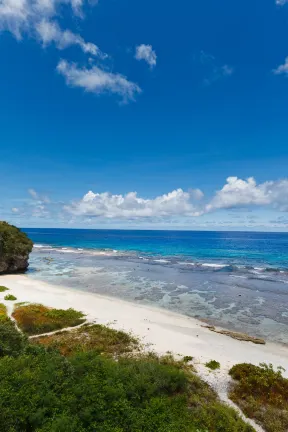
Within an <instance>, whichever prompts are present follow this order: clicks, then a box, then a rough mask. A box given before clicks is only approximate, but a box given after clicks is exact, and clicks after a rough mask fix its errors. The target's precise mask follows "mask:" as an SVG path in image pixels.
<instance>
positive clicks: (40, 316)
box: [12, 303, 85, 335]
mask: <svg viewBox="0 0 288 432" xmlns="http://www.w3.org/2000/svg"><path fill="white" fill-rule="evenodd" d="M12 316H13V318H14V319H15V320H16V322H17V324H18V326H19V327H20V328H21V330H23V332H24V333H27V334H28V335H36V334H41V333H48V332H51V331H53V330H58V329H62V328H65V327H74V326H77V325H79V324H82V323H83V322H85V318H83V317H84V314H83V313H82V312H78V311H76V310H74V309H67V310H64V309H52V308H48V307H46V306H43V305H41V304H34V303H32V304H28V305H20V306H16V308H15V310H14V312H13V314H12Z"/></svg>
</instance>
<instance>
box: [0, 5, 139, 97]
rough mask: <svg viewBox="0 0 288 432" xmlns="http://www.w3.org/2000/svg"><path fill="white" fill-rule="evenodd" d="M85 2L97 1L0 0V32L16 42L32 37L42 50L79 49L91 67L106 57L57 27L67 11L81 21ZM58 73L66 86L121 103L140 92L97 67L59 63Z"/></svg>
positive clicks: (126, 80)
mask: <svg viewBox="0 0 288 432" xmlns="http://www.w3.org/2000/svg"><path fill="white" fill-rule="evenodd" d="M86 3H87V4H89V5H92V4H96V3H97V0H94V1H93V0H0V32H1V31H9V32H11V33H12V34H13V35H14V36H15V37H16V38H17V40H22V39H23V38H24V36H28V37H32V38H34V39H36V40H37V41H39V42H40V43H41V44H42V46H43V47H47V46H48V45H50V44H54V45H55V46H56V48H57V49H59V50H63V49H65V48H68V47H70V46H72V45H76V46H79V47H80V48H81V50H82V51H83V52H84V53H85V54H87V55H88V56H89V58H87V62H89V63H90V64H93V58H91V56H94V57H97V58H98V59H100V60H104V59H106V58H107V57H108V56H107V54H105V53H103V52H101V50H100V49H99V48H98V46H97V45H95V44H94V43H91V42H86V41H85V40H84V38H83V37H82V36H80V35H79V34H77V33H74V32H73V31H71V30H70V29H62V28H61V26H60V24H59V22H60V20H61V19H62V16H63V13H66V12H67V11H68V12H70V14H71V15H72V18H75V16H77V17H80V18H83V17H84V16H83V6H84V4H86ZM64 9H65V10H64ZM72 22H73V20H72ZM57 70H58V72H59V73H60V74H62V75H63V76H65V79H66V83H67V84H68V85H70V86H73V87H76V86H77V87H81V88H83V89H84V90H86V91H89V92H94V93H105V92H107V93H115V94H118V95H120V96H122V99H123V100H124V101H128V100H133V99H134V96H135V95H136V94H137V93H140V92H141V90H140V88H139V86H138V85H137V84H135V83H133V82H131V81H129V80H128V79H127V78H126V77H125V76H123V75H121V74H118V73H112V72H110V71H107V70H106V69H105V67H104V66H103V65H100V64H98V65H97V66H94V67H91V68H90V69H87V68H85V67H83V68H80V67H77V66H76V65H75V64H74V63H69V62H67V61H64V60H62V61H60V62H59V64H58V67H57Z"/></svg>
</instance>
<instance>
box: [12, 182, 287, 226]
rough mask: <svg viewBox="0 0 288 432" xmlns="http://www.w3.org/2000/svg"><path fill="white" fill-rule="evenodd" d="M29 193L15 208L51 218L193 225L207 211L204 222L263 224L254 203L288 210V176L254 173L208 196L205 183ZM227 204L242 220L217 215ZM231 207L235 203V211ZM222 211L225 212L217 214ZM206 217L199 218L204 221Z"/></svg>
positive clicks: (233, 224)
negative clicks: (67, 198) (140, 190)
mask: <svg viewBox="0 0 288 432" xmlns="http://www.w3.org/2000/svg"><path fill="white" fill-rule="evenodd" d="M29 194H30V196H31V198H30V200H24V202H23V205H22V206H20V205H17V207H16V206H15V207H14V210H13V209H11V211H12V213H15V215H16V214H18V215H19V214H20V215H25V217H27V218H28V217H30V216H34V217H37V218H39V217H42V218H46V219H48V218H50V219H51V220H53V221H57V220H58V221H59V220H62V221H67V220H68V219H71V217H72V219H73V220H74V221H75V223H76V222H77V221H78V222H79V221H80V223H81V222H83V221H87V220H88V219H91V220H93V221H94V219H95V218H98V220H99V221H100V223H108V222H109V221H111V223H114V221H116V223H118V222H119V223H121V224H122V223H123V224H125V223H127V221H134V222H135V223H139V224H143V223H145V221H146V222H147V223H148V224H155V225H159V224H160V225H161V224H163V223H167V224H171V223H172V224H173V223H174V224H175V223H176V224H178V223H179V224H181V223H182V224H183V223H184V224H185V225H187V224H188V225H189V224H190V225H191V224H195V223H196V222H194V221H195V218H198V217H201V216H203V219H202V220H200V222H201V223H202V222H203V223H204V224H209V223H211V224H212V225H213V224H214V226H216V225H217V224H218V222H219V224H220V223H221V224H223V223H224V222H225V224H227V226H229V224H230V226H238V227H239V226H240V225H242V226H246V227H253V226H260V225H261V224H262V222H263V221H262V222H261V220H258V218H256V217H255V215H254V214H250V213H251V211H252V210H253V207H254V208H256V209H257V208H258V209H261V212H262V211H264V208H267V209H268V210H269V214H271V211H272V212H273V213H274V214H275V215H277V212H288V178H285V179H282V180H276V181H266V182H263V183H259V184H257V182H256V180H255V179H254V178H253V177H250V178H248V179H246V180H244V179H240V178H238V177H228V178H227V181H226V183H225V184H224V186H223V187H222V188H221V189H220V190H218V191H216V192H214V193H213V194H212V197H211V198H208V197H206V198H205V197H204V194H203V192H202V191H201V190H200V189H191V190H188V191H184V190H183V189H181V188H179V189H175V190H173V191H172V192H169V193H167V194H163V195H159V196H156V197H151V198H144V197H141V196H139V195H138V194H137V192H128V193H127V194H111V193H109V192H101V193H94V192H92V191H89V192H88V193H86V194H85V195H84V196H83V197H82V198H81V199H79V200H75V201H72V202H66V203H63V202H55V201H51V200H50V199H49V198H48V197H47V196H46V195H43V194H39V193H38V192H36V191H35V190H34V189H29ZM227 209H229V211H228V213H226V214H227V215H228V216H230V219H231V218H232V219H235V216H236V214H238V215H240V216H239V217H238V218H239V221H238V220H237V221H235V220H234V221H233V220H232V222H231V220H229V221H228V222H227V220H226V221H225V220H224V222H223V220H222V221H221V220H220V221H219V219H217V218H219V217H222V216H221V215H223V214H225V213H224V212H223V210H227ZM230 209H233V212H231V210H230ZM221 210H222V212H221ZM217 212H219V213H218V215H217V216H216V213H217ZM236 212H237V213H236ZM213 213H215V221H211V220H210V222H209V219H210V216H211V214H213ZM260 214H262V213H260ZM278 214H279V213H278ZM282 214H283V213H282ZM231 215H232V216H231ZM245 215H246V216H245ZM217 220H218V222H217ZM285 220H286V219H285ZM117 221H118V222H117ZM200 222H197V224H198V226H199V227H200V225H199V223H200ZM266 222H267V221H266ZM266 222H265V223H266ZM93 223H94V222H93ZM109 223H110V222H109ZM129 223H130V222H129ZM263 223H264V222H263ZM281 223H283V220H282V221H281ZM267 227H268V225H267ZM275 227H276V225H275ZM278 228H279V227H278Z"/></svg>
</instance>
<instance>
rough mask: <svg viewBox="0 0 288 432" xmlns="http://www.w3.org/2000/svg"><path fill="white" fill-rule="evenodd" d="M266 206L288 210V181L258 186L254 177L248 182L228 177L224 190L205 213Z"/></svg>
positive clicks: (217, 193) (207, 207) (270, 182)
mask: <svg viewBox="0 0 288 432" xmlns="http://www.w3.org/2000/svg"><path fill="white" fill-rule="evenodd" d="M252 205H253V206H266V205H271V206H272V207H275V208H278V209H280V210H282V211H287V210H288V179H283V180H278V181H267V182H264V183H260V184H258V185H257V183H256V181H255V179H254V178H253V177H250V178H248V179H247V180H242V179H239V178H238V177H228V178H227V183H226V184H225V185H224V186H223V188H222V189H221V190H219V191H217V192H216V194H215V196H214V197H213V198H212V200H211V201H210V203H209V204H207V205H206V207H205V211H206V212H211V211H215V210H217V209H228V208H234V207H245V206H252Z"/></svg>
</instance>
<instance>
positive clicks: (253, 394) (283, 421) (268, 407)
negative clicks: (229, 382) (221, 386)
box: [229, 363, 288, 432]
mask: <svg viewBox="0 0 288 432" xmlns="http://www.w3.org/2000/svg"><path fill="white" fill-rule="evenodd" d="M282 371H283V369H282V368H278V369H277V370H276V371H275V370H274V369H273V367H272V365H266V364H265V363H261V364H260V366H254V365H252V364H247V363H242V364H238V365H235V366H233V367H232V369H231V370H230V372H229V373H230V375H231V377H232V378H234V380H236V383H234V384H233V386H232V388H231V391H230V395H229V396H230V398H231V399H232V400H233V402H235V403H236V404H237V405H239V407H240V408H241V409H242V411H243V412H244V413H245V414H246V415H247V416H248V417H250V418H253V419H255V420H256V421H257V422H258V423H260V424H261V425H262V426H263V428H264V429H265V430H266V431H267V432H287V430H288V379H286V378H283V376H282Z"/></svg>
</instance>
